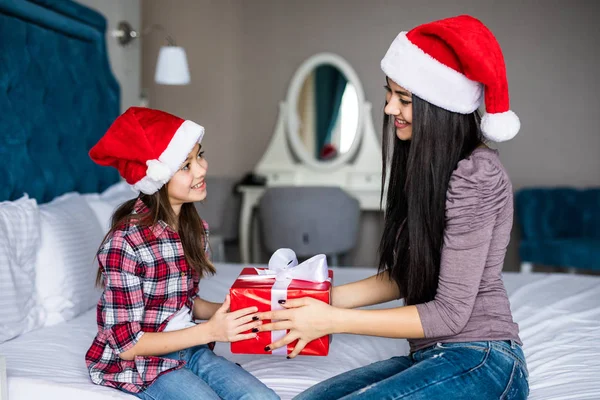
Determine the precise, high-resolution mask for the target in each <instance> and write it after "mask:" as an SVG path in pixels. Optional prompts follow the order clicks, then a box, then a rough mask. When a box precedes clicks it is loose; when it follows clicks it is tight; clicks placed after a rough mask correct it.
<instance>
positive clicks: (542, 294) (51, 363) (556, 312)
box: [0, 264, 600, 400]
mask: <svg viewBox="0 0 600 400" xmlns="http://www.w3.org/2000/svg"><path fill="white" fill-rule="evenodd" d="M240 269H241V266H240V265H234V264H218V265H217V271H218V273H217V275H216V276H214V277H212V278H210V279H207V280H206V281H203V282H202V284H201V287H200V290H201V294H202V297H203V298H206V299H207V300H212V301H222V300H223V298H224V296H225V294H226V293H227V290H228V289H229V286H230V285H231V283H232V282H233V281H234V280H235V277H236V276H237V274H238V273H239V271H240ZM334 270H335V282H336V284H342V283H346V282H351V281H355V280H358V279H362V278H365V277H367V276H370V275H372V274H373V272H374V270H373V269H368V268H346V269H344V268H335V269H334ZM504 281H505V285H506V288H507V291H508V293H509V296H510V301H511V307H512V310H513V315H514V318H515V320H516V321H517V322H518V323H519V325H520V329H521V338H522V339H523V342H524V352H525V355H526V358H527V361H528V364H529V370H530V378H529V379H530V388H531V394H530V399H599V398H600V380H599V379H598V377H599V376H600V339H599V337H600V277H592V276H579V275H566V274H529V275H523V274H516V273H506V274H505V275H504ZM398 304H399V303H395V302H391V303H388V304H383V305H379V306H377V307H389V306H394V305H398ZM95 319H96V313H95V309H92V310H89V311H87V312H86V313H84V314H82V315H80V316H79V317H77V318H75V319H73V320H71V321H68V322H66V323H63V324H60V325H56V326H53V327H49V328H45V329H42V330H38V331H33V332H30V333H27V334H25V335H22V336H20V337H18V338H16V339H14V340H12V341H9V342H6V343H3V344H2V345H0V354H1V355H3V356H5V357H6V363H7V375H8V392H9V398H10V400H25V399H27V400H29V399H56V400H58V399H61V400H69V399H81V398H85V399H86V400H96V399H108V398H133V397H132V396H130V395H126V394H124V393H121V392H119V391H117V390H114V389H109V388H104V387H100V386H97V385H94V384H92V383H91V381H90V379H89V377H88V374H87V369H86V367H85V362H84V354H85V352H86V350H87V349H88V347H89V345H90V343H91V341H92V339H93V337H94V334H95V332H96V322H95ZM215 352H216V353H218V354H220V355H223V356H224V357H226V358H228V359H230V360H232V361H235V362H238V363H240V364H241V365H242V366H243V367H244V368H245V369H246V370H248V371H250V372H251V373H252V374H254V375H255V376H256V377H258V378H259V379H260V380H261V381H263V382H264V383H265V384H267V385H268V386H269V387H271V388H273V389H274V390H275V391H276V392H277V393H278V394H279V395H280V396H281V398H282V399H290V398H292V397H293V396H294V395H296V394H298V393H300V392H301V391H303V390H304V389H306V388H308V387H310V386H312V385H314V384H316V383H318V382H320V381H322V380H324V379H326V378H329V377H331V376H334V375H337V374H339V373H342V372H344V371H347V370H350V369H353V368H357V367H360V366H363V365H367V364H369V363H372V362H374V361H378V360H383V359H386V358H389V357H391V356H393V355H403V354H406V353H407V352H408V344H407V342H406V341H405V340H397V339H385V338H376V337H368V336H356V335H335V336H334V339H333V341H332V343H331V350H330V354H329V356H327V357H297V358H296V359H293V360H288V359H286V358H284V357H278V356H268V355H265V356H257V355H241V354H231V352H230V351H229V345H228V344H225V343H219V344H217V346H216V348H215Z"/></svg>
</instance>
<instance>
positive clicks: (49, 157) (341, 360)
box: [0, 0, 600, 400]
mask: <svg viewBox="0 0 600 400" xmlns="http://www.w3.org/2000/svg"><path fill="white" fill-rule="evenodd" d="M105 30H106V21H105V20H104V18H103V17H102V16H101V15H99V14H97V13H95V12H94V11H91V10H89V9H87V8H85V7H82V6H80V5H78V4H76V3H73V2H71V1H59V0H29V1H28V0H0V54H1V55H2V59H1V60H0V111H1V112H2V114H3V117H2V119H0V159H2V160H3V162H2V163H0V176H1V177H2V184H1V185H0V202H1V203H0V261H2V260H3V259H2V258H1V257H2V256H3V254H2V251H7V254H5V255H4V256H7V257H11V254H12V253H18V252H17V251H13V250H15V249H16V248H17V247H18V248H19V249H20V250H19V251H20V252H21V253H22V254H21V255H22V256H23V257H22V258H23V260H25V259H27V260H29V262H22V261H23V260H21V259H19V260H16V261H19V262H16V261H15V260H13V261H15V262H13V261H10V260H9V261H10V262H13V263H12V264H11V263H3V262H0V305H3V307H0V326H1V327H2V328H3V329H4V328H5V327H6V326H8V325H7V324H5V322H6V321H2V320H1V318H3V315H5V314H2V313H3V312H6V307H4V305H5V304H9V303H2V301H3V300H4V299H5V298H6V297H7V296H8V295H7V293H8V292H6V291H5V289H3V288H5V287H7V285H8V287H10V286H9V285H10V283H11V282H9V281H8V280H7V281H2V280H1V279H3V278H2V277H7V276H12V277H13V278H14V277H15V276H17V277H19V276H20V277H23V279H21V280H20V281H19V282H20V284H23V285H29V286H27V287H28V289H29V290H30V295H31V296H30V298H28V299H27V301H24V300H23V299H20V298H15V299H9V300H10V301H15V302H17V303H19V304H20V307H21V308H18V309H19V310H22V312H23V313H27V319H25V318H21V319H19V318H18V317H19V316H18V315H17V316H16V317H17V318H16V319H15V321H16V322H19V323H21V322H23V321H25V320H26V321H25V322H27V323H26V324H21V325H20V328H19V329H15V330H12V331H10V332H9V330H6V329H5V330H4V331H2V329H0V357H1V358H2V360H4V361H5V364H6V368H5V370H2V366H1V365H2V363H0V396H2V390H6V389H7V393H8V398H10V400H29V399H37V398H42V399H48V400H51V399H63V400H69V399H82V398H85V399H87V400H95V399H107V398H133V397H132V396H129V395H126V394H123V393H121V392H118V391H116V390H114V389H108V388H104V387H100V386H96V385H94V384H92V383H91V381H90V379H89V376H88V374H87V369H86V367H85V363H84V353H85V351H86V350H87V348H88V347H89V345H90V343H91V341H92V338H93V337H94V335H95V332H96V325H95V317H96V316H95V309H94V304H95V301H97V298H98V296H99V293H98V292H97V291H94V289H93V283H92V279H93V276H94V274H95V268H96V267H95V265H94V263H93V262H91V261H92V257H93V251H94V247H95V246H97V243H99V238H100V237H101V236H102V233H103V232H105V231H106V229H107V224H108V216H109V215H110V212H111V211H112V210H113V209H114V207H115V206H116V205H117V204H118V203H119V202H120V201H122V200H123V199H124V198H125V197H127V196H131V195H132V192H131V191H128V190H129V189H128V188H127V187H126V185H124V184H123V183H118V176H117V175H116V173H115V171H113V170H110V169H106V168H99V167H96V166H95V165H94V164H93V163H91V161H90V160H89V158H88V157H87V152H88V150H89V148H90V147H91V146H92V145H93V144H94V143H95V142H96V141H97V140H98V139H99V137H100V136H101V135H102V134H103V132H104V131H105V130H106V128H107V127H108V126H109V124H110V123H111V122H112V121H113V120H114V118H115V117H116V116H117V115H118V113H119V88H118V85H117V83H116V81H115V79H114V77H113V75H112V73H111V71H110V68H109V65H108V60H107V55H106V44H105V42H104V37H105ZM23 193H27V194H28V195H29V198H28V199H27V198H25V199H23V198H22V196H23ZM18 204H27V205H28V207H29V210H30V211H31V212H30V214H28V215H29V216H31V221H29V220H28V221H29V222H31V224H33V225H32V226H33V227H34V228H35V229H34V228H32V229H31V231H28V232H25V233H27V234H29V235H32V236H31V238H32V239H31V240H28V239H27V240H25V239H23V240H20V241H10V240H3V239H2V235H5V236H6V235H9V234H11V233H14V232H12V230H11V229H13V228H11V227H10V226H9V225H7V224H3V222H5V220H3V219H2V218H4V217H6V216H7V215H8V217H9V219H8V220H9V221H10V218H12V217H14V216H15V215H14V213H13V214H11V211H10V210H11V209H12V208H11V207H13V206H16V205H18ZM7 210H8V211H7ZM36 216H37V218H38V219H35V218H36ZM23 221H24V220H23ZM35 224H37V225H35ZM11 226H14V224H13V225H11ZM49 226H50V227H51V228H49ZM74 226H76V227H77V228H78V230H77V231H76V232H71V231H70V230H69V227H74ZM59 228H60V229H59ZM36 229H37V230H39V231H36ZM52 229H54V230H52ZM21 233H24V232H21ZM68 235H70V237H71V239H70V241H67V240H66V239H65V240H63V241H56V242H52V240H57V239H58V238H62V237H63V236H68ZM73 238H75V239H73ZM3 246H4V247H3ZM7 246H8V247H7ZM10 246H12V247H10ZM28 246H29V247H28ZM21 247H22V249H21ZM3 249H4V250H3ZM25 256H29V258H27V257H25ZM49 260H50V261H52V262H51V263H48V261H49ZM44 262H45V263H44ZM67 267H68V268H71V270H70V271H71V272H69V273H68V274H67V273H65V271H64V270H65V268H67ZM216 267H217V270H218V273H217V275H216V276H215V277H212V278H210V279H208V280H206V281H203V282H202V283H201V288H200V290H201V294H202V296H203V297H205V298H207V299H208V300H212V301H222V299H223V298H224V295H225V294H226V292H227V290H228V288H229V286H230V285H231V283H232V282H233V281H234V279H235V277H236V276H237V275H238V273H239V272H240V270H241V267H242V265H239V264H237V265H236V264H217V265H216ZM9 268H15V270H12V269H11V270H9ZM374 271H375V270H374V269H373V268H336V269H335V280H336V284H340V283H344V282H350V281H354V280H357V279H361V278H364V277H366V276H369V275H371V274H373V273H374ZM3 274H4V275H3ZM11 274H12V275H11ZM75 274H77V276H78V277H79V278H78V279H79V281H77V285H75V284H73V282H71V281H69V279H70V278H71V275H75ZM4 279H6V278H4ZM504 281H505V284H506V287H507V290H508V293H509V295H510V301H511V306H512V310H513V315H514V317H515V319H516V321H517V322H518V323H519V325H520V328H521V338H522V339H523V342H524V351H525V354H526V357H527V360H528V364H529V369H530V386H531V395H530V398H531V399H599V398H600V383H599V381H600V380H599V379H598V377H599V376H600V340H599V337H600V335H599V332H600V277H594V276H577V275H563V274H517V273H506V274H505V275H504ZM7 282H8V283H7ZM48 284H54V286H53V287H51V288H48V287H47V285H48ZM2 285H5V286H2ZM42 289H43V290H42ZM3 290H4V292H3ZM44 290H45V291H46V292H43V291H44ZM52 290H54V297H55V298H54V302H52V303H51V304H49V305H48V304H46V303H44V304H42V305H40V304H39V303H40V302H42V300H45V299H48V298H50V297H51V296H49V295H48V291H52ZM58 290H60V292H57V291H58ZM3 296H4V297H3ZM61 296H62V297H61ZM59 297H61V298H62V300H61V301H62V302H61V301H56V298H59ZM63 297H66V300H68V301H63V300H65V298H63ZM21 300H23V301H21ZM390 305H393V304H384V305H381V306H380V307H386V306H390ZM42 306H43V307H42ZM40 307H41V308H40ZM53 307H54V308H53ZM38 309H40V310H42V311H43V312H42V311H40V312H39V313H33V314H32V313H31V311H35V310H38ZM13 314H14V313H13ZM13 316H14V315H13ZM8 334H10V337H8V336H7V335H8ZM3 335H4V340H2V337H3ZM215 351H216V352H217V353H218V354H221V355H223V356H225V357H226V358H228V359H231V360H232V361H235V362H238V363H240V364H241V365H242V366H243V367H244V368H246V369H247V370H248V371H250V372H251V373H253V374H254V375H256V376H257V377H258V378H259V379H261V380H262V381H263V382H265V383H266V384H267V385H268V386H270V387H272V388H273V389H274V390H275V391H276V392H277V393H278V394H279V395H280V396H281V397H282V398H283V399H289V398H292V397H293V396H294V395H295V394H297V393H299V392H301V391H302V390H304V389H306V388H308V387H309V386H311V385H313V384H315V383H317V382H320V381H321V380H323V379H326V378H328V377H330V376H333V375H336V374H338V373H341V372H344V371H346V370H349V369H352V368H356V367H359V366H362V365H366V364H368V363H370V362H373V361H377V360H381V359H385V358H388V357H390V356H392V355H401V354H406V353H407V352H408V345H407V342H406V341H405V340H393V339H384V338H375V337H366V336H352V335H336V336H335V337H334V340H333V342H332V347H331V351H330V354H329V356H327V357H298V358H296V359H294V360H287V359H285V358H282V357H277V356H267V355H265V356H256V355H239V354H235V355H234V354H231V352H230V351H229V346H228V345H226V344H218V345H217V347H216V349H215ZM349 354H352V356H349ZM473 397H474V398H476V394H474V395H473ZM1 400H6V399H1Z"/></svg>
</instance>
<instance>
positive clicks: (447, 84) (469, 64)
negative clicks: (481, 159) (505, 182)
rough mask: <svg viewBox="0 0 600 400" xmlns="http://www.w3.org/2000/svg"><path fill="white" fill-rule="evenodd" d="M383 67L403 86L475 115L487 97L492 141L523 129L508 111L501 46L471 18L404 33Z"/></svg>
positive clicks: (484, 125) (486, 127)
mask: <svg viewBox="0 0 600 400" xmlns="http://www.w3.org/2000/svg"><path fill="white" fill-rule="evenodd" d="M381 69H382V70H383V72H385V74H386V75H387V76H388V77H389V78H390V79H392V80H393V81H394V82H396V83H397V84H398V85H400V86H402V87H404V88H405V89H407V90H409V91H411V92H412V93H414V94H415V95H417V96H419V97H420V98H422V99H424V100H426V101H428V102H429V103H431V104H434V105H436V106H438V107H441V108H444V109H446V110H449V111H453V112H457V113H461V114H469V113H472V112H473V111H475V110H477V109H478V108H479V106H480V105H481V103H482V100H483V99H484V97H485V108H486V112H487V114H486V115H484V117H483V119H482V121H481V130H482V132H483V134H484V136H485V137H487V138H488V139H490V140H493V141H496V142H502V141H505V140H509V139H512V138H513V137H514V136H515V135H516V134H517V133H518V132H519V128H520V126H521V123H520V121H519V118H518V117H517V115H516V114H515V113H514V112H512V111H510V109H509V108H510V106H509V99H508V83H507V80H506V66H505V64H504V56H503V55H502V50H501V49H500V45H499V44H498V42H497V41H496V38H495V37H494V35H493V34H492V32H491V31H490V30H489V29H488V28H487V27H486V26H485V25H483V23H482V22H481V21H479V20H477V19H475V18H473V17H471V16H468V15H461V16H458V17H453V18H448V19H443V20H440V21H435V22H431V23H428V24H424V25H420V26H417V27H416V28H414V29H412V30H411V31H409V32H400V34H399V35H398V36H397V37H396V39H395V40H394V42H393V43H392V45H391V46H390V48H389V49H388V51H387V53H386V55H385V57H384V58H383V60H381ZM484 93H485V94H484Z"/></svg>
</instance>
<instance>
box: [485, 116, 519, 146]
mask: <svg viewBox="0 0 600 400" xmlns="http://www.w3.org/2000/svg"><path fill="white" fill-rule="evenodd" d="M520 128H521V121H520V120H519V117H517V114H515V113H514V112H512V111H511V110H508V111H505V112H502V113H495V114H485V115H484V116H483V118H482V119H481V131H482V132H483V136H485V137H486V138H488V139H490V140H493V141H494V142H504V141H506V140H510V139H512V138H514V137H515V136H516V135H517V133H519V129H520Z"/></svg>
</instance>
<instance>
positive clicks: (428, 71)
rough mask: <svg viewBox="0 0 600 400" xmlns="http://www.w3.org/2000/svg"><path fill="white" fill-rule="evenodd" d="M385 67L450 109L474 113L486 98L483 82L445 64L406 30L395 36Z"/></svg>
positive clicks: (409, 86)
mask: <svg viewBox="0 0 600 400" xmlns="http://www.w3.org/2000/svg"><path fill="white" fill-rule="evenodd" d="M381 69H382V70H383V72H385V74H386V75H387V76H388V77H389V78H390V79H392V80H393V81H394V82H396V83H397V84H398V85H400V86H402V87H404V88H405V89H407V90H409V91H411V92H412V93H414V94H415V95H417V96H419V97H420V98H422V99H423V100H425V101H428V102H429V103H431V104H434V105H436V106H438V107H441V108H443V109H446V110H448V111H453V112H457V113H460V114H470V113H472V112H473V111H475V110H477V109H478V108H479V106H480V105H481V103H482V101H483V85H482V84H481V83H479V82H476V81H473V80H471V79H469V78H467V77H466V76H465V75H463V74H461V73H460V72H458V71H455V70H453V69H452V68H450V67H448V66H446V65H444V64H442V63H441V62H439V61H438V60H436V59H435V58H433V57H431V56H430V55H429V54H427V53H425V52H424V51H423V50H421V49H420V48H419V47H417V46H415V45H414V44H413V43H411V41H410V40H408V38H407V37H406V32H400V34H399V35H398V36H397V37H396V39H394V41H393V42H392V45H391V46H390V48H389V49H388V51H387V53H386V54H385V57H383V59H382V60H381Z"/></svg>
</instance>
